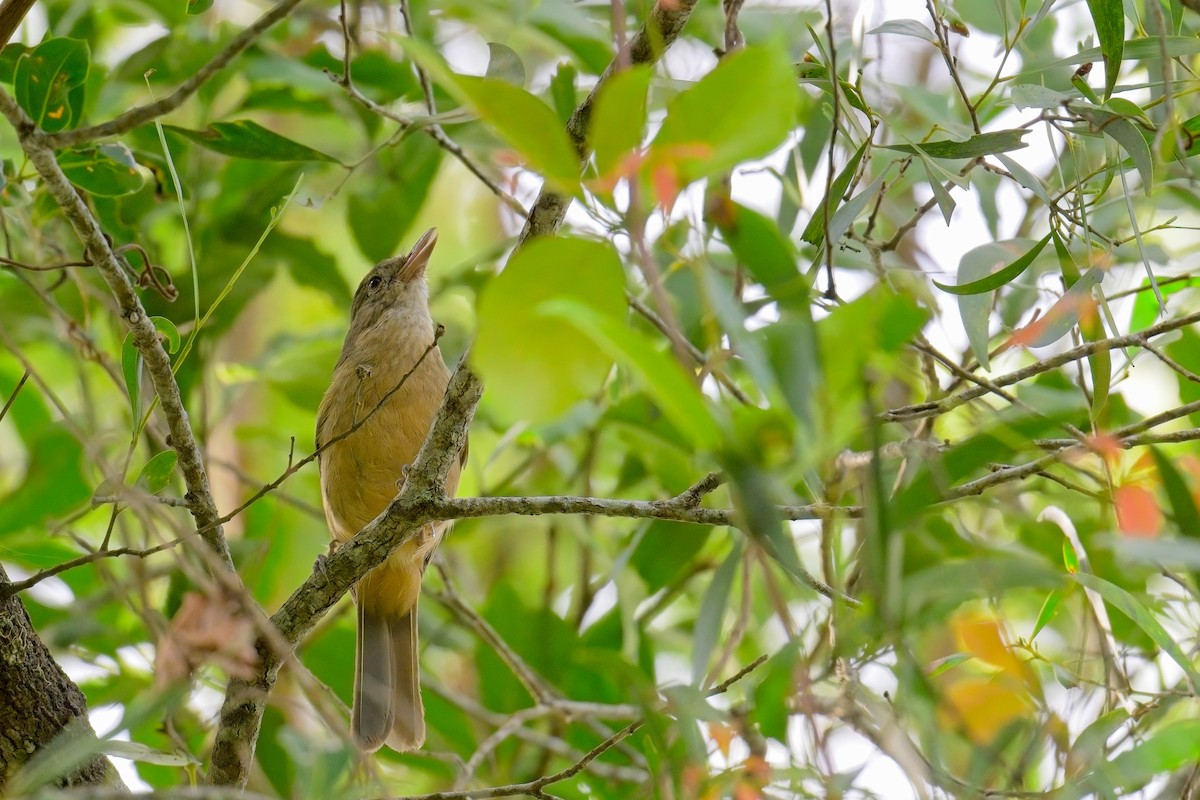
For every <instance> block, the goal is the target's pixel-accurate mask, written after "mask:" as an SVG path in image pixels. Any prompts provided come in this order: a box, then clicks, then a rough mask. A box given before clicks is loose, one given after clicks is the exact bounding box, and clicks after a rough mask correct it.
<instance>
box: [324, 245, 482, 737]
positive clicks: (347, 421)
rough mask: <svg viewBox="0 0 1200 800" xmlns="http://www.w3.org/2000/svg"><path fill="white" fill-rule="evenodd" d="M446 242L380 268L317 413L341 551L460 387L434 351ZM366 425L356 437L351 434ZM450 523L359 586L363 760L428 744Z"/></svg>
mask: <svg viewBox="0 0 1200 800" xmlns="http://www.w3.org/2000/svg"><path fill="white" fill-rule="evenodd" d="M436 243H437V231H436V230H435V229H430V230H428V231H426V232H425V233H424V234H423V235H422V236H421V238H420V239H418V240H417V243H416V244H415V245H413V248H412V251H411V252H409V253H408V255H402V256H397V257H395V258H389V259H387V260H386V261H382V262H380V263H379V264H377V265H376V266H375V268H374V269H372V270H371V271H370V272H368V273H367V275H366V277H364V278H363V280H362V283H360V284H359V286H358V291H356V292H355V293H354V304H353V306H352V307H351V309H350V330H349V332H348V333H347V334H346V341H345V343H344V344H343V345H342V354H341V357H340V358H339V359H338V362H337V366H335V367H334V370H333V380H332V382H331V383H330V385H329V389H328V390H326V392H325V396H324V397H323V398H322V399H321V407H320V411H319V412H318V414H317V437H316V438H317V447H318V448H320V447H322V446H324V449H323V450H321V451H320V456H319V458H320V467H321V495H322V499H323V500H324V506H325V519H326V520H327V521H328V522H329V530H330V533H331V534H332V536H333V545H332V546H333V547H335V548H336V547H337V545H338V544H339V543H342V542H346V541H348V540H349V539H350V538H352V537H353V536H354V535H355V534H356V533H358V532H359V530H361V529H362V528H363V527H364V526H365V525H366V524H367V523H369V522H370V521H371V520H373V519H374V518H375V517H377V516H378V515H379V514H380V513H381V512H382V511H383V510H384V509H385V508H386V507H387V505H388V503H389V502H390V501H391V500H392V498H393V497H395V495H396V493H397V491H398V490H399V487H400V485H401V483H402V482H403V478H404V470H405V469H406V468H407V466H408V465H409V464H411V463H412V462H413V461H414V459H416V457H417V452H418V451H419V450H420V449H421V445H422V443H423V442H424V441H425V436H426V434H427V433H428V432H429V428H430V426H431V425H432V424H433V420H434V416H435V415H436V414H437V410H438V408H439V407H440V406H441V403H442V396H443V395H444V394H445V392H446V385H447V383H448V382H449V380H450V371H449V370H448V369H447V368H446V364H445V362H444V361H443V360H442V354H441V351H440V350H439V349H438V348H437V346H436V344H434V342H435V334H434V323H433V318H432V317H431V316H430V313H429V290H428V287H427V285H426V282H425V269H426V267H427V266H428V265H429V258H430V256H431V255H432V253H433V247H434V245H435V244H436ZM431 346H432V349H430V348H431ZM422 356H423V357H422ZM418 362H419V363H418ZM410 370H411V371H412V374H411V375H409V376H408V378H407V379H405V377H404V376H405V375H406V374H407V373H409V371H410ZM398 385H399V388H398V389H397V388H396V387H397V386H398ZM393 390H394V391H393ZM389 392H392V394H391V395H390V396H388V393H389ZM385 397H386V399H385ZM364 420H365V421H364ZM359 422H362V425H361V426H360V427H359V428H358V429H357V430H354V432H353V433H350V434H349V435H345V436H343V435H344V434H345V432H346V431H348V430H350V429H352V428H353V427H354V426H355V425H356V424H358V423H359ZM339 436H342V437H343V438H340V439H339V438H338V437H339ZM465 459H466V450H465V448H464V451H463V453H462V454H461V456H460V458H459V460H458V462H457V463H456V464H455V465H454V467H453V468H452V469H451V470H450V474H449V475H447V477H446V491H447V492H448V493H449V494H454V492H455V490H456V489H457V488H458V476H459V471H460V469H461V467H462V463H463V461H465ZM447 525H448V523H435V524H432V525H430V526H427V527H426V528H424V529H422V530H421V531H419V532H418V533H417V535H416V536H414V537H413V538H412V539H410V540H409V541H408V542H405V543H404V544H403V545H401V546H400V547H399V548H398V549H397V550H396V551H395V552H394V553H392V554H391V556H389V557H388V559H387V561H385V562H384V563H382V564H380V565H379V566H378V567H376V568H375V569H373V570H371V571H370V572H368V573H367V574H366V575H365V576H364V577H363V578H362V580H361V581H359V583H358V585H357V587H356V588H355V600H356V601H357V604H358V639H357V646H356V648H355V655H354V711H353V715H352V719H351V728H352V733H353V735H354V740H355V742H356V743H357V744H358V746H359V747H361V748H362V749H364V750H368V751H374V750H378V749H379V747H380V746H381V745H382V744H384V743H385V742H386V743H387V745H388V746H389V747H392V748H394V749H396V750H412V749H415V748H418V747H420V746H421V744H422V743H423V742H424V741H425V711H424V707H423V705H422V703H421V685H420V677H419V674H418V667H417V655H418V648H417V598H418V596H419V595H420V591H421V577H422V576H423V575H424V573H425V567H426V565H427V564H428V563H429V559H430V558H431V557H432V555H433V551H434V550H435V549H436V548H437V546H438V542H439V541H440V540H441V538H442V535H443V533H444V532H445V529H446V527H447Z"/></svg>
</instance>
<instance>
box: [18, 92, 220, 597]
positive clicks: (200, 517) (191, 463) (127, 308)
mask: <svg viewBox="0 0 1200 800" xmlns="http://www.w3.org/2000/svg"><path fill="white" fill-rule="evenodd" d="M0 113H3V114H4V116H5V117H6V118H7V119H8V122H9V124H10V125H12V127H13V129H14V130H15V131H16V132H17V137H18V139H19V140H20V143H21V148H22V149H23V150H24V151H25V154H26V155H28V156H29V160H30V162H31V163H32V164H33V166H34V168H35V169H36V170H37V171H38V174H40V175H41V176H42V180H43V181H45V184H46V188H47V190H48V191H49V192H50V195H51V196H52V197H53V198H54V200H55V202H56V203H58V206H59V207H60V208H61V209H62V211H63V215H64V216H65V217H66V218H67V221H68V222H69V223H70V224H71V227H72V228H74V229H75V233H76V234H77V235H78V236H79V239H80V241H81V242H83V246H84V248H85V250H86V251H87V253H88V257H89V258H90V259H91V260H92V261H93V262H94V263H95V265H96V269H97V270H98V271H99V272H100V275H101V276H102V277H103V278H104V282H105V283H107V284H108V288H109V290H110V291H111V292H112V294H113V297H114V298H115V299H116V301H117V306H118V308H119V309H120V312H121V317H122V319H124V320H125V322H126V323H127V324H128V325H129V327H130V330H131V332H132V333H133V344H134V346H135V347H136V348H137V350H138V352H139V353H140V354H141V356H142V360H143V361H144V362H145V364H146V370H147V372H149V374H150V380H151V383H153V385H154V391H155V393H156V394H157V395H158V398H159V400H160V401H161V403H162V410H163V414H164V415H165V416H166V418H167V426H168V428H169V430H170V433H171V436H170V444H171V447H172V448H173V449H174V450H175V452H176V453H177V454H178V456H179V470H180V472H182V473H183V479H184V482H185V484H186V485H187V490H188V491H187V500H188V510H190V511H191V512H192V516H193V517H194V518H195V520H196V527H197V528H199V529H200V530H202V531H204V533H203V534H202V536H203V538H204V541H205V542H206V543H207V544H208V545H209V547H211V548H212V550H213V552H215V553H216V554H217V557H218V558H219V560H220V561H221V563H222V565H223V566H224V567H225V569H227V570H228V571H229V573H230V574H233V560H232V559H231V558H230V556H229V546H228V545H227V544H226V542H225V534H224V531H223V530H222V528H221V525H220V523H219V521H218V514H217V506H216V503H215V502H214V501H213V497H212V492H211V491H210V490H209V485H208V474H207V473H206V472H205V469H204V461H203V459H202V458H201V454H200V446H199V445H198V444H197V442H196V437H195V435H194V434H193V432H192V426H191V423H190V421H189V420H188V414H187V410H186V409H185V408H184V407H183V398H182V397H181V396H180V393H179V384H178V383H176V382H175V373H174V372H172V370H171V359H170V357H169V356H168V355H167V351H166V350H164V349H163V346H162V342H161V341H159V336H158V329H157V328H156V327H155V326H154V323H153V322H152V321H151V319H150V317H149V316H148V315H147V314H146V309H145V308H144V307H143V306H142V301H141V299H140V298H139V297H138V294H137V292H136V291H134V288H133V285H132V284H131V283H130V282H129V278H128V276H127V275H126V274H125V270H124V269H123V268H122V267H121V262H120V259H119V258H118V257H117V255H116V253H114V252H113V248H112V246H111V245H110V244H109V242H108V239H107V238H106V237H105V235H104V231H102V230H101V229H100V223H99V222H97V221H96V218H95V217H94V216H93V215H92V213H91V211H90V210H89V209H88V207H87V205H85V204H84V202H83V199H82V198H81V197H80V196H79V193H78V192H76V191H75V187H74V186H72V185H71V183H70V181H68V180H67V177H66V176H65V175H64V174H63V171H62V169H61V168H59V166H58V162H57V161H56V160H55V158H54V151H53V150H52V149H51V148H50V146H49V144H48V143H47V138H48V137H47V136H46V135H45V134H44V133H42V132H41V131H40V130H38V129H37V127H36V126H35V125H34V124H33V120H31V119H30V118H29V117H28V116H27V115H26V114H25V112H24V111H23V110H22V109H21V107H20V106H18V105H17V102H16V100H14V99H13V98H12V96H11V95H10V94H8V93H7V92H5V91H4V90H2V89H0Z"/></svg>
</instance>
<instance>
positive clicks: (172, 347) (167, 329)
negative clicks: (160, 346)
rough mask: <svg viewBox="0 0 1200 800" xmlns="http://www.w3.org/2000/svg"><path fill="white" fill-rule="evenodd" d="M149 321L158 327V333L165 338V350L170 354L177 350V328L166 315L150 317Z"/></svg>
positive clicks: (178, 339)
mask: <svg viewBox="0 0 1200 800" xmlns="http://www.w3.org/2000/svg"><path fill="white" fill-rule="evenodd" d="M150 321H151V322H153V323H154V327H155V328H157V329H158V333H159V335H160V336H162V337H164V338H165V339H166V340H167V343H166V351H167V352H168V353H171V354H172V355H174V354H175V353H177V352H179V342H180V338H179V330H178V329H177V328H176V327H175V323H174V322H171V320H169V319H167V318H166V317H150Z"/></svg>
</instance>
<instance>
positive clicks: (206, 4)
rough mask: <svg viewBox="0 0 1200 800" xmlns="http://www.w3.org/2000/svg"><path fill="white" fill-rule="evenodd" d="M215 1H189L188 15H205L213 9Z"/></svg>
mask: <svg viewBox="0 0 1200 800" xmlns="http://www.w3.org/2000/svg"><path fill="white" fill-rule="evenodd" d="M214 2H215V0H187V13H188V14H190V15H191V16H196V15H197V14H203V13H204V12H205V11H208V10H209V9H210V8H212V7H213V3H214Z"/></svg>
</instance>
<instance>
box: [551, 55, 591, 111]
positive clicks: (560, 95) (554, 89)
mask: <svg viewBox="0 0 1200 800" xmlns="http://www.w3.org/2000/svg"><path fill="white" fill-rule="evenodd" d="M578 75H579V71H578V70H576V69H575V65H574V64H572V63H571V62H570V61H560V62H559V64H558V69H557V70H555V72H554V77H553V78H551V79H550V99H551V100H553V101H554V113H556V114H558V121H559V122H561V123H562V124H563V127H566V125H567V123H568V122H569V121H570V120H571V115H572V114H574V113H575V78H576V77H577V76H578ZM593 124H595V123H594V120H593Z"/></svg>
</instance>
